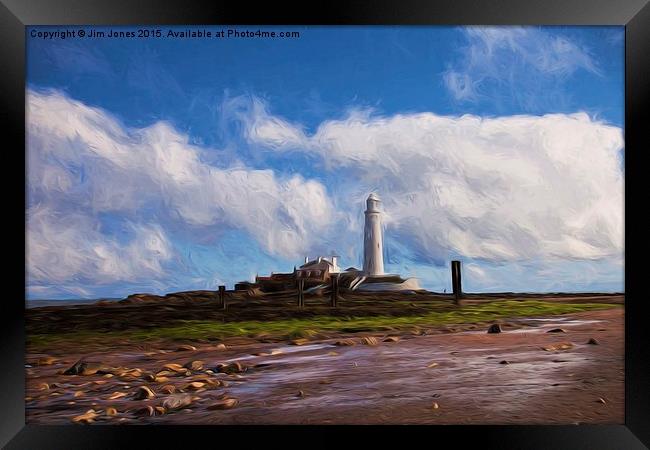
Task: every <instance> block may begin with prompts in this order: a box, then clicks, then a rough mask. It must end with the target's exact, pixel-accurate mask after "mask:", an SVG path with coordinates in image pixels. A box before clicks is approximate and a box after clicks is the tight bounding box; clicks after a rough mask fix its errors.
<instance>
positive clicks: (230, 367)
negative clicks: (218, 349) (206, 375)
mask: <svg viewBox="0 0 650 450" xmlns="http://www.w3.org/2000/svg"><path fill="white" fill-rule="evenodd" d="M246 369H247V368H246V367H245V366H243V365H242V363H240V362H239V361H235V362H233V363H230V364H219V365H218V366H217V367H216V368H215V369H214V370H215V371H216V372H219V373H227V374H231V373H243V372H246Z"/></svg>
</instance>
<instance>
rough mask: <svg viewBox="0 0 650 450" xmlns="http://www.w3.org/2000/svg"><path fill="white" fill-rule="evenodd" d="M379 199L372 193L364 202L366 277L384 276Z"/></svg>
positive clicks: (364, 260) (364, 265) (364, 262)
mask: <svg viewBox="0 0 650 450" xmlns="http://www.w3.org/2000/svg"><path fill="white" fill-rule="evenodd" d="M380 202H381V200H379V197H378V196H377V195H376V194H375V193H372V194H370V195H369V196H368V199H367V200H366V211H365V215H366V223H365V228H364V233H363V272H364V273H365V274H366V275H367V276H378V275H383V274H384V243H383V238H382V232H381V211H380V210H379V203H380Z"/></svg>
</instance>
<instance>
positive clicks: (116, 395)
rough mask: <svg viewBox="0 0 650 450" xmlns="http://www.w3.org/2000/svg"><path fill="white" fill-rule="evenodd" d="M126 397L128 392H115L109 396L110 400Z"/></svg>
mask: <svg viewBox="0 0 650 450" xmlns="http://www.w3.org/2000/svg"><path fill="white" fill-rule="evenodd" d="M122 397H126V392H113V393H112V394H111V395H109V396H108V400H116V399H118V398H122Z"/></svg>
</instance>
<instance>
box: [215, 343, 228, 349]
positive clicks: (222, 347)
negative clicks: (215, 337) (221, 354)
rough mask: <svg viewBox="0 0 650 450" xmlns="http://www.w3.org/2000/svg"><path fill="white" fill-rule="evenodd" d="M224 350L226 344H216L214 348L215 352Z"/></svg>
mask: <svg viewBox="0 0 650 450" xmlns="http://www.w3.org/2000/svg"><path fill="white" fill-rule="evenodd" d="M225 349H226V344H217V346H216V347H215V350H225Z"/></svg>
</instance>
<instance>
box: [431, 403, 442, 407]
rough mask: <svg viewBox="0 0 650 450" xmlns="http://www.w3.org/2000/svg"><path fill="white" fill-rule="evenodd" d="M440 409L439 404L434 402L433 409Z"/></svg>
mask: <svg viewBox="0 0 650 450" xmlns="http://www.w3.org/2000/svg"><path fill="white" fill-rule="evenodd" d="M438 408H440V406H439V405H438V403H436V402H433V404H432V405H431V409H438Z"/></svg>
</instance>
